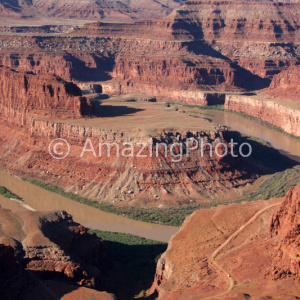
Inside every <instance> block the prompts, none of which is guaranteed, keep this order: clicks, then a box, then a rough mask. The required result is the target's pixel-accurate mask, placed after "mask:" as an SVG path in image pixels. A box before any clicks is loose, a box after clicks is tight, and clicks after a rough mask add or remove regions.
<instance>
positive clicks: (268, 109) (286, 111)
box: [225, 95, 300, 136]
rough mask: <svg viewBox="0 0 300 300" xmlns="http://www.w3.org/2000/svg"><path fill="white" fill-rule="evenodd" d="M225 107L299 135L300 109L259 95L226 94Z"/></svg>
mask: <svg viewBox="0 0 300 300" xmlns="http://www.w3.org/2000/svg"><path fill="white" fill-rule="evenodd" d="M225 109H228V110H232V111H236V112H240V113H244V114H247V115H250V116H253V117H256V118H260V119H262V120H264V121H266V122H269V123H271V124H273V125H275V126H276V127H278V128H281V129H282V130H284V131H285V132H288V133H290V134H293V135H295V136H300V126H299V125H300V110H299V109H296V108H293V107H289V106H287V105H285V104H284V103H283V104H279V103H277V102H274V101H272V100H266V99H262V98H259V97H248V96H236V95H227V96H226V99H225Z"/></svg>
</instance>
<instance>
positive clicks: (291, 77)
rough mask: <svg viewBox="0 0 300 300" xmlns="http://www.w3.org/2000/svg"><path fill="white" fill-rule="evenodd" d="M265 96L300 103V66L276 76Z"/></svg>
mask: <svg viewBox="0 0 300 300" xmlns="http://www.w3.org/2000/svg"><path fill="white" fill-rule="evenodd" d="M265 94H267V95H268V96H271V97H273V98H278V99H288V100H293V101H297V102H299V101H300V99H299V94H300V66H293V67H290V68H288V69H287V70H285V71H282V72H280V73H279V74H277V75H275V76H274V78H273V80H272V82H271V84H270V87H269V88H268V89H267V90H266V91H265Z"/></svg>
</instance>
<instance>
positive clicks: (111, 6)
mask: <svg viewBox="0 0 300 300" xmlns="http://www.w3.org/2000/svg"><path fill="white" fill-rule="evenodd" d="M182 2H184V0H179V1H175V0H160V1H159V2H158V1H153V0H140V1H129V2H128V1H123V0H121V1H111V0H109V1H105V0H100V1H94V0H88V1H68V3H65V2H64V1H53V0H47V1H38V0H33V1H21V0H16V1H10V2H7V1H5V2H4V3H0V15H1V16H2V17H13V18H28V19H37V20H39V19H40V18H49V17H50V18H54V19H55V18H58V19H64V20H65V19H73V20H74V19H79V20H83V19H86V20H101V19H105V21H119V22H120V21H123V22H126V21H127V22H130V21H132V20H136V19H140V20H145V19H153V18H157V17H161V16H165V15H167V14H168V13H170V12H171V11H172V9H174V8H177V7H179V6H180V3H182Z"/></svg>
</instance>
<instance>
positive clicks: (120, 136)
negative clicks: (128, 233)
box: [0, 68, 260, 207]
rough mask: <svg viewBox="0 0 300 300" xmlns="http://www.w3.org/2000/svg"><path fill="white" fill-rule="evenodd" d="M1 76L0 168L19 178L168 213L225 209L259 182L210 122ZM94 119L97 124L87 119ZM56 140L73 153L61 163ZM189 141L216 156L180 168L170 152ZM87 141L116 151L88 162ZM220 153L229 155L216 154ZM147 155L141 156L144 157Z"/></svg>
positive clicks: (39, 80) (198, 157) (187, 160)
mask: <svg viewBox="0 0 300 300" xmlns="http://www.w3.org/2000/svg"><path fill="white" fill-rule="evenodd" d="M0 74H3V75H2V77H1V79H2V82H1V84H0V88H1V92H0V94H1V95H3V96H2V99H3V101H1V120H2V121H1V134H0V148H1V150H2V152H1V153H2V156H1V167H3V168H5V169H6V170H8V171H9V172H10V173H13V174H16V175H18V176H20V177H22V176H25V177H29V178H35V179H38V180H41V181H46V182H47V183H50V184H52V185H58V186H60V187H63V188H64V189H66V190H67V191H71V192H73V193H76V194H78V195H81V196H84V197H87V198H90V199H92V200H97V201H102V202H108V203H111V204H116V205H120V206H124V205H132V206H135V205H143V206H150V207H151V206H154V207H158V206H160V205H161V206H166V207H168V206H173V205H175V206H176V205H178V204H184V203H186V204H188V203H190V202H191V199H192V200H193V201H196V202H199V203H203V202H205V203H206V202H207V201H210V200H208V199H209V198H210V197H214V195H215V193H216V192H217V191H218V193H219V195H221V194H222V199H223V201H226V199H227V198H229V197H230V198H232V199H234V198H235V197H238V195H239V194H238V192H237V190H238V187H240V186H245V185H246V184H248V183H252V182H253V181H254V180H255V179H256V178H257V177H258V176H260V175H259V174H260V172H259V171H258V170H254V169H253V170H252V169H251V167H250V166H247V164H246V163H245V162H244V161H243V160H242V158H241V157H232V156H231V155H230V152H231V151H233V153H236V149H232V150H230V151H229V150H228V152H227V153H224V152H225V148H224V147H228V148H229V149H230V147H231V146H230V145H229V143H228V142H227V141H226V140H225V136H226V132H227V129H226V128H224V127H222V126H219V125H216V124H213V123H210V121H209V120H206V118H194V117H193V116H190V115H188V114H186V113H184V112H181V111H176V110H174V109H173V108H171V107H170V108H168V107H166V106H165V105H164V104H163V103H156V102H124V100H122V99H113V100H107V101H106V102H102V103H101V104H100V106H99V103H98V102H97V101H96V102H95V100H89V99H88V98H86V97H82V96H81V94H80V90H79V89H78V88H77V87H76V85H74V84H70V83H66V82H64V81H63V80H62V79H60V78H57V77H52V76H49V79H50V80H47V81H44V80H46V79H45V77H41V76H39V75H34V74H28V73H24V72H20V73H18V72H16V71H13V70H10V69H7V68H2V71H1V73H0ZM47 76H48V75H47ZM12 79H13V80H12ZM43 95H44V98H43ZM4 99H5V101H4ZM46 101H48V102H46ZM126 101H127V100H126ZM98 106H99V108H98ZM88 111H92V113H93V114H94V117H89V116H90V115H89V114H88V115H87V116H86V113H87V112H88ZM91 116H92V115H91ZM166 116H168V120H169V121H168V122H167V123H166V121H165V120H166ZM179 117H180V121H178V118H179ZM145 118H149V119H150V120H151V122H149V123H147V122H145ZM125 120H126V121H125ZM141 120H144V125H143V126H141V124H142V123H141ZM124 122H125V123H124ZM120 124H123V125H122V129H120ZM200 128H201V129H200ZM199 129H200V130H199ZM57 138H63V139H67V141H68V142H69V147H70V150H72V151H71V153H70V154H69V156H68V157H66V158H65V159H63V160H60V159H58V160H57V159H55V158H54V157H52V156H51V155H52V154H51V153H49V147H50V146H51V144H50V142H51V141H52V140H54V139H57ZM189 138H190V139H191V138H193V139H195V140H199V141H201V140H203V144H204V141H205V143H211V144H212V149H210V147H209V146H207V145H206V146H204V147H203V148H202V151H200V150H199V151H191V153H190V155H187V153H185V152H182V157H181V159H179V160H178V161H176V156H174V155H172V153H171V149H172V151H175V150H174V149H177V150H176V151H175V153H176V155H177V156H178V154H180V152H178V151H179V150H180V149H179V148H178V147H179V145H178V143H184V144H185V146H184V149H186V147H187V144H186V141H187V139H189ZM88 139H89V141H90V143H91V145H94V147H95V149H97V150H95V151H97V153H99V151H100V149H99V147H100V146H99V145H100V144H105V143H111V144H112V146H113V147H112V148H111V149H110V148H109V149H108V148H107V149H106V147H103V148H104V149H103V153H102V155H100V154H99V156H95V154H93V151H87V153H84V155H82V151H83V149H84V145H85V143H86V141H87V140H88ZM99 143H100V144H99ZM114 143H115V144H114ZM126 143H131V144H132V145H134V146H133V152H134V155H121V154H122V153H124V151H126V147H127V151H128V146H127V145H126ZM141 143H144V144H145V147H144V149H142V145H141ZM160 143H165V144H166V145H168V146H167V147H168V150H166V148H164V146H160V147H159V144H160ZM174 143H177V144H175V146H176V148H174V146H172V145H173V144H174ZM219 143H221V145H222V147H219ZM49 145H50V146H49ZM91 145H90V146H91ZM116 145H117V146H116ZM156 145H158V146H156ZM90 146H89V147H88V149H90ZM191 146H192V145H190V147H191ZM101 147H102V146H101ZM170 147H171V148H170ZM217 147H218V148H219V149H218V151H219V153H224V155H222V156H218V155H216V154H215V151H216V150H215V148H217ZM173 148H174V149H173ZM101 149H102V148H101ZM62 150H66V149H64V147H63V145H58V147H57V148H55V151H56V152H61V151H62ZM117 150H119V151H117ZM141 150H142V154H143V156H142V157H138V156H137V154H138V152H140V151H141ZM165 151H167V155H165ZM211 151H212V154H210V152H211ZM125 153H128V152H125ZM75 162H76V163H75ZM95 175H96V176H95ZM226 194H227V196H225V195H226ZM234 194H236V195H235V196H234ZM207 197H209V198H207ZM223 197H224V198H223Z"/></svg>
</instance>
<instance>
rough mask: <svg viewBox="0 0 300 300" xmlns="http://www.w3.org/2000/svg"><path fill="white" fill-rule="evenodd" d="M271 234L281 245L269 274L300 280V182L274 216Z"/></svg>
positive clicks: (274, 255) (274, 276) (277, 277)
mask: <svg viewBox="0 0 300 300" xmlns="http://www.w3.org/2000/svg"><path fill="white" fill-rule="evenodd" d="M270 232H271V235H272V236H276V237H277V239H278V240H279V245H278V247H277V249H276V250H275V251H274V254H273V265H272V268H271V270H270V272H269V273H270V274H271V275H272V277H273V278H274V279H280V278H285V277H293V278H294V279H296V280H300V182H299V183H298V185H297V186H296V187H294V188H292V189H291V190H290V191H289V192H288V194H287V195H286V196H285V198H284V200H283V202H282V204H281V207H280V209H279V210H278V211H277V212H276V213H275V214H274V215H273V217H272V219H271V222H270Z"/></svg>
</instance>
